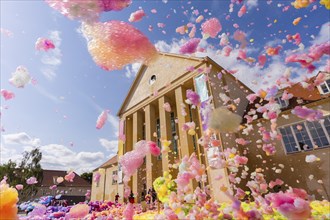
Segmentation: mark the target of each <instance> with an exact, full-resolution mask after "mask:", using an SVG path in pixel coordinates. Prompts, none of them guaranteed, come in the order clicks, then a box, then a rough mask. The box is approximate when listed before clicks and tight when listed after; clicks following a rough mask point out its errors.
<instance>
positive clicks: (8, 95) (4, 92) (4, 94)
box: [1, 89, 15, 101]
mask: <svg viewBox="0 0 330 220" xmlns="http://www.w3.org/2000/svg"><path fill="white" fill-rule="evenodd" d="M1 95H2V97H3V98H4V99H5V100H6V101H7V100H9V99H12V98H15V94H14V93H13V92H10V91H8V90H5V89H1Z"/></svg>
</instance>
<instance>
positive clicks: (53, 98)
mask: <svg viewBox="0 0 330 220" xmlns="http://www.w3.org/2000/svg"><path fill="white" fill-rule="evenodd" d="M34 88H35V89H36V90H37V91H38V92H39V93H40V94H41V95H43V96H45V97H47V98H48V99H50V100H52V101H53V102H56V103H59V102H63V99H61V98H58V97H56V96H55V95H53V94H51V93H49V92H48V91H47V90H46V89H45V88H43V87H42V86H40V85H35V86H34Z"/></svg>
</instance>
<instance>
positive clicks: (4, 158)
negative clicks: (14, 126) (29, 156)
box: [0, 143, 22, 164]
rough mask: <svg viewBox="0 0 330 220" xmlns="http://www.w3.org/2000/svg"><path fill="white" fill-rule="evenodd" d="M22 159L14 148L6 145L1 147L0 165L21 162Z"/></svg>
mask: <svg viewBox="0 0 330 220" xmlns="http://www.w3.org/2000/svg"><path fill="white" fill-rule="evenodd" d="M21 159H22V155H21V154H18V153H17V150H16V149H14V148H12V147H6V146H4V145H2V143H1V145H0V164H3V163H7V162H8V161H9V160H12V161H15V162H17V161H20V160H21Z"/></svg>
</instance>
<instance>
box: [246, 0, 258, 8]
mask: <svg viewBox="0 0 330 220" xmlns="http://www.w3.org/2000/svg"><path fill="white" fill-rule="evenodd" d="M246 6H247V8H248V10H250V9H252V8H254V7H257V6H258V0H247V1H246Z"/></svg>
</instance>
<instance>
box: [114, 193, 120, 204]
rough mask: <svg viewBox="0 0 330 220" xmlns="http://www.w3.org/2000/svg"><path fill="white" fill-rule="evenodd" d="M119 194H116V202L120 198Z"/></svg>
mask: <svg viewBox="0 0 330 220" xmlns="http://www.w3.org/2000/svg"><path fill="white" fill-rule="evenodd" d="M119 197H120V196H119V194H118V193H117V195H116V196H115V203H118V200H119Z"/></svg>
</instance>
